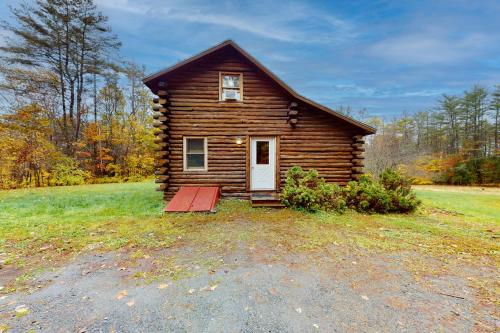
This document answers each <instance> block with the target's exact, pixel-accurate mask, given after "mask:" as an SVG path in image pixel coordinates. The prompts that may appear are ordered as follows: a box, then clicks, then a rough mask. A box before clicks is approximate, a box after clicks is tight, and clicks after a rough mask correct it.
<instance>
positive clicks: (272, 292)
mask: <svg viewBox="0 0 500 333" xmlns="http://www.w3.org/2000/svg"><path fill="white" fill-rule="evenodd" d="M268 291H269V293H270V294H271V295H278V291H277V290H276V288H269V289H268Z"/></svg>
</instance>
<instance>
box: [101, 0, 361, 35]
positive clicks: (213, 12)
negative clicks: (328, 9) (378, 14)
mask: <svg viewBox="0 0 500 333" xmlns="http://www.w3.org/2000/svg"><path fill="white" fill-rule="evenodd" d="M96 2H97V4H98V5H99V7H101V8H105V9H109V10H113V11H122V12H126V13H132V14H139V15H147V16H148V17H149V18H150V20H152V21H154V20H164V22H166V23H168V22H169V21H177V22H187V23H197V24H206V25H211V26H216V27H221V28H225V29H232V30H237V31H242V32H247V33H251V34H254V35H257V36H260V37H264V38H268V39H273V40H278V41H284V42H297V43H334V42H339V41H342V40H345V39H346V38H349V37H352V36H354V35H355V34H354V29H353V27H352V25H351V24H350V23H349V22H347V21H345V20H342V19H340V18H338V17H336V16H333V15H329V14H325V13H323V12H320V11H317V10H316V9H314V8H312V7H310V6H307V5H303V4H294V3H291V4H282V3H281V2H280V3H276V4H274V3H270V2H265V1H264V2H262V1H254V2H251V3H247V4H242V5H240V4H239V3H234V4H233V3H229V4H228V3H222V4H221V3H218V4H216V5H206V4H203V3H198V2H189V1H179V2H177V1H175V0H174V1H166V2H165V1H156V2H155V1H153V3H151V2H139V1H133V2H132V1H130V0H97V1H96Z"/></svg>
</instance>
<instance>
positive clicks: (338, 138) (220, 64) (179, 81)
mask: <svg viewBox="0 0 500 333" xmlns="http://www.w3.org/2000/svg"><path fill="white" fill-rule="evenodd" d="M143 82H144V84H145V85H146V86H147V87H148V88H149V89H150V90H151V92H152V93H153V94H154V95H156V97H154V98H153V102H154V106H153V110H154V119H155V120H154V126H155V127H156V139H155V142H156V143H157V156H156V172H155V173H156V177H157V179H156V182H157V183H158V184H159V190H161V191H163V192H164V198H165V199H166V200H169V199H171V198H172V196H173V195H174V194H175V193H176V192H177V191H178V190H179V188H180V187H181V186H201V187H204V186H216V187H218V188H219V189H220V192H221V195H222V196H223V197H233V198H246V199H248V198H250V196H251V194H252V193H279V191H280V189H281V187H282V185H283V184H284V179H285V174H286V171H287V170H288V169H289V168H290V167H292V166H294V165H299V166H301V167H303V168H304V169H311V168H314V169H316V170H318V171H319V174H320V175H321V176H322V177H324V178H325V179H326V181H328V182H334V183H337V184H340V185H345V184H346V183H347V182H348V181H350V180H352V179H358V178H359V176H360V175H361V174H362V168H363V151H364V148H363V144H364V136H366V135H369V134H373V133H375V129H374V128H373V127H371V126H368V125H366V124H364V123H361V122H359V121H357V120H354V119H352V118H350V117H347V116H345V115H343V114H341V113H338V112H336V111H334V110H332V109H330V108H328V107H325V106H323V105H320V104H318V103H316V102H314V101H312V100H310V99H307V98H305V97H303V96H301V95H299V94H298V93H297V92H295V91H294V90H293V89H292V88H290V87H289V86H288V85H287V84H286V83H285V82H283V81H282V80H281V79H279V78H278V77H277V76H276V75H275V74H273V73H272V72H271V71H270V70H269V69H267V68H266V67H264V66H263V65H262V64H261V63H260V62H258V61H257V60H256V59H255V58H254V57H252V56H251V55H250V54H249V53H247V52H246V51H245V50H243V49H242V48H241V47H240V46H238V45H237V44H236V43H235V42H233V41H231V40H227V41H224V42H222V43H220V44H218V45H216V46H214V47H212V48H210V49H208V50H206V51H203V52H201V53H199V54H197V55H195V56H193V57H191V58H189V59H186V60H184V61H181V62H179V63H177V64H175V65H173V66H171V67H169V68H167V69H164V70H161V71H159V72H157V73H155V74H152V75H149V76H148V77H146V78H144V80H143Z"/></svg>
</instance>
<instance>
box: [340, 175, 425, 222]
mask: <svg viewBox="0 0 500 333" xmlns="http://www.w3.org/2000/svg"><path fill="white" fill-rule="evenodd" d="M411 182H412V180H411V179H410V178H408V177H405V176H404V175H402V174H401V173H399V172H397V171H395V170H392V169H387V170H385V171H384V172H382V174H381V175H380V180H379V182H376V181H374V180H373V179H372V178H371V177H370V176H368V175H363V176H362V177H361V179H360V180H359V181H357V182H355V181H351V182H349V183H348V184H347V186H346V188H345V195H346V202H347V206H348V207H349V208H352V209H354V210H357V211H359V212H364V213H382V214H384V213H408V212H412V211H414V210H415V209H416V208H417V207H418V205H420V200H418V199H417V198H416V196H415V193H413V192H412V191H411Z"/></svg>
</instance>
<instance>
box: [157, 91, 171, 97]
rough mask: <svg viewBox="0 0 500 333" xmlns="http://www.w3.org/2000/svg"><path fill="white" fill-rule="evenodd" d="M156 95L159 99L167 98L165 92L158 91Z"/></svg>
mask: <svg viewBox="0 0 500 333" xmlns="http://www.w3.org/2000/svg"><path fill="white" fill-rule="evenodd" d="M156 95H157V96H159V97H163V98H165V97H167V96H168V92H167V91H166V90H158V91H157V92H156Z"/></svg>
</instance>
